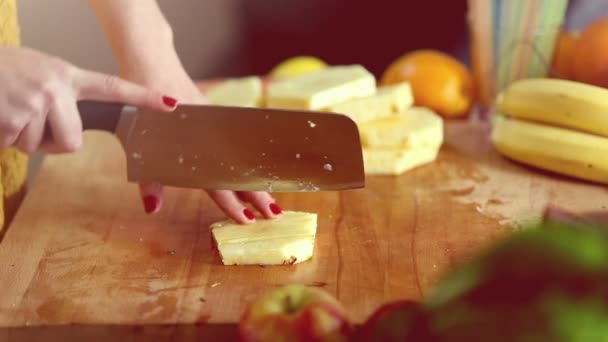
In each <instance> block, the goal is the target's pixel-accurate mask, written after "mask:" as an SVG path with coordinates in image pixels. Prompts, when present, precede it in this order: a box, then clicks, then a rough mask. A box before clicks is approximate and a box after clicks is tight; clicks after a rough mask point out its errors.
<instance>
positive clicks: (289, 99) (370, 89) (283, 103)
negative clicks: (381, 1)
mask: <svg viewBox="0 0 608 342" xmlns="http://www.w3.org/2000/svg"><path fill="white" fill-rule="evenodd" d="M375 93H376V78H375V77H374V75H373V74H372V73H370V72H369V71H368V70H366V69H365V68H364V67H363V66H361V65H357V64H355V65H340V66H332V67H330V68H327V69H323V70H320V71H316V72H311V73H306V74H303V75H299V76H295V77H290V78H287V79H283V80H279V81H276V82H273V83H271V84H270V85H269V87H268V94H267V98H266V105H267V107H270V108H281V109H302V110H320V109H322V108H327V107H328V106H331V105H333V104H335V103H339V102H344V101H347V100H350V99H352V98H357V97H364V96H369V95H372V94H375Z"/></svg>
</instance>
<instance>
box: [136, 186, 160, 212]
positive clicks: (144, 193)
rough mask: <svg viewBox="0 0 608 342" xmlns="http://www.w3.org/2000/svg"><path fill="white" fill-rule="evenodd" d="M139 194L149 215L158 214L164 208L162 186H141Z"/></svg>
mask: <svg viewBox="0 0 608 342" xmlns="http://www.w3.org/2000/svg"><path fill="white" fill-rule="evenodd" d="M139 193H140V195H141V199H142V202H143V205H144V210H145V211H146V213H148V214H154V213H157V212H158V211H159V210H160V208H161V207H162V204H163V203H162V202H163V187H162V185H160V184H139Z"/></svg>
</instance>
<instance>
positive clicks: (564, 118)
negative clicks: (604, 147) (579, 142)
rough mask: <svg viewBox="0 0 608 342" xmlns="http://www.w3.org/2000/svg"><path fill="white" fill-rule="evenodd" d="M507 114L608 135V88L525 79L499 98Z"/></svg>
mask: <svg viewBox="0 0 608 342" xmlns="http://www.w3.org/2000/svg"><path fill="white" fill-rule="evenodd" d="M496 106H497V110H498V111H499V112H500V113H503V114H505V115H509V116H513V117H517V118H521V119H528V120H531V121H537V122H542V123H549V124H553V125H557V126H561V127H565V128H573V129H577V130H583V131H586V132H590V133H596V134H600V135H604V136H608V89H605V88H601V87H597V86H593V85H589V84H584V83H579V82H574V81H568V80H560V79H550V78H537V79H522V80H518V81H515V82H513V83H511V85H509V87H507V88H506V89H505V90H504V91H503V92H502V93H501V94H500V95H499V96H498V98H497V101H496Z"/></svg>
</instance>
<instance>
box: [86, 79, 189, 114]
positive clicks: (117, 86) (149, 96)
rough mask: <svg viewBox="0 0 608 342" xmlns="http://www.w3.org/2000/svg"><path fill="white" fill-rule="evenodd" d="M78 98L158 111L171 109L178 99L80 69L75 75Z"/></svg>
mask: <svg viewBox="0 0 608 342" xmlns="http://www.w3.org/2000/svg"><path fill="white" fill-rule="evenodd" d="M74 85H75V88H76V90H77V96H78V99H88V100H97V101H107V102H119V103H125V104H129V105H132V106H136V107H142V108H148V109H150V110H157V111H167V112H169V111H171V110H173V109H175V106H177V100H176V99H174V98H172V97H170V96H166V95H162V94H161V93H160V92H158V91H155V90H150V89H148V88H146V87H143V86H140V85H138V84H135V83H132V82H128V81H125V80H123V79H121V78H119V77H117V76H113V75H106V74H103V73H98V72H93V71H87V70H78V71H77V72H76V75H75V77H74Z"/></svg>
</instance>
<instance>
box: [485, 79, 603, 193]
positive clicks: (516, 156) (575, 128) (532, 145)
mask: <svg viewBox="0 0 608 342" xmlns="http://www.w3.org/2000/svg"><path fill="white" fill-rule="evenodd" d="M496 108H497V114H498V115H497V116H496V117H495V119H494V121H493V128H492V141H493V143H494V145H495V147H496V149H497V150H498V152H499V153H501V154H503V155H504V156H506V157H508V158H510V159H513V160H515V161H518V162H521V163H525V164H528V165H531V166H534V167H538V168H541V169H545V170H548V171H552V172H555V173H559V174H563V175H567V176H571V177H576V178H581V179H585V180H588V181H594V182H600V183H608V89H604V88H600V87H596V86H592V85H588V84H583V83H579V82H574V81H568V80H559V79H550V78H536V79H522V80H518V81H515V82H513V83H512V84H511V85H510V86H509V87H507V88H506V89H505V90H504V91H503V92H502V93H501V94H500V95H499V96H498V98H497V102H496Z"/></svg>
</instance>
